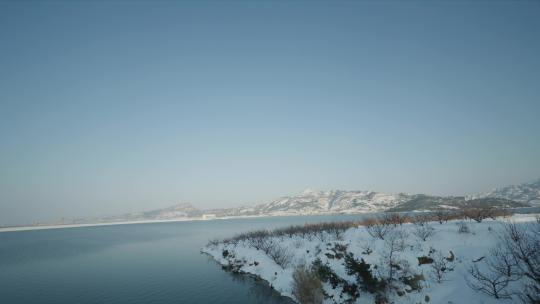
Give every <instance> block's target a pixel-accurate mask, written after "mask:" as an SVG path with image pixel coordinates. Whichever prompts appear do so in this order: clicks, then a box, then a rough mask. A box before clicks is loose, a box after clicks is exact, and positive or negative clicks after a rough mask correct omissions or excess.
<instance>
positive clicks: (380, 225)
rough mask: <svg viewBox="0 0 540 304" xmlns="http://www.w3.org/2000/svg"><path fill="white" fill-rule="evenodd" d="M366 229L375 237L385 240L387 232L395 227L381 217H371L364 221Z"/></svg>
mask: <svg viewBox="0 0 540 304" xmlns="http://www.w3.org/2000/svg"><path fill="white" fill-rule="evenodd" d="M363 224H364V226H365V228H366V231H367V233H368V234H369V235H371V236H372V237H373V238H379V239H381V240H384V237H385V236H386V234H387V233H388V232H389V231H390V230H392V229H393V227H391V226H390V224H389V223H387V222H385V221H384V220H381V219H371V220H366V221H364V222H363Z"/></svg>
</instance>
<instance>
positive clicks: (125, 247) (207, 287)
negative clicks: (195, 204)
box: [0, 215, 361, 304]
mask: <svg viewBox="0 0 540 304" xmlns="http://www.w3.org/2000/svg"><path fill="white" fill-rule="evenodd" d="M359 218H361V216H360V215H356V216H349V215H340V216H309V217H272V218H255V219H231V220H214V221H193V222H175V223H154V224H134V225H117V226H101V227H84V228H66V229H51V230H34V231H18V232H4V233H0V303H6V304H7V303H27V304H30V303H42V304H43V303H45V304H47V303H55V304H58V303H289V301H288V300H287V299H286V298H283V297H281V296H279V295H278V294H276V293H275V292H274V291H273V290H272V289H270V288H269V287H268V286H267V285H266V284H264V283H262V282H260V281H257V280H255V279H252V278H250V277H247V276H242V275H232V274H230V273H227V272H225V271H223V270H222V269H221V267H220V266H219V265H218V264H216V263H215V262H213V261H212V260H211V259H210V258H209V257H208V256H207V255H203V254H200V251H199V250H200V248H201V247H202V246H203V245H204V244H206V242H207V241H208V240H209V239H212V238H216V237H226V236H231V235H234V234H235V233H238V232H240V231H248V230H251V229H257V228H273V227H278V226H286V225H291V224H302V223H306V222H318V221H328V220H351V219H359Z"/></svg>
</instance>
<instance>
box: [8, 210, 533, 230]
mask: <svg viewBox="0 0 540 304" xmlns="http://www.w3.org/2000/svg"><path fill="white" fill-rule="evenodd" d="M513 211H514V212H515V213H517V214H520V213H521V214H528V213H540V207H523V208H515V209H513ZM409 212H410V213H417V212H431V211H430V210H416V211H406V212H404V213H409ZM370 213H373V214H376V213H379V212H376V211H373V212H336V213H318V212H314V213H306V214H297V213H276V214H264V215H235V216H223V217H208V218H203V217H200V218H198V217H192V218H176V219H168V220H135V221H118V222H102V223H86V224H51V225H34V226H10V227H0V233H2V232H15V231H30V230H45V229H63V228H79V227H96V226H113V225H132V224H152V223H170V222H192V221H213V220H228V219H244V218H261V217H276V216H278V217H279V216H325V215H328V216H331V215H355V214H357V215H362V214H370Z"/></svg>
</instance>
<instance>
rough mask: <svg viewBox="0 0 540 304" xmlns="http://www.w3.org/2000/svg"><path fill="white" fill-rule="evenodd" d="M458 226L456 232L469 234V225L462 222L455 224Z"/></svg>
mask: <svg viewBox="0 0 540 304" xmlns="http://www.w3.org/2000/svg"><path fill="white" fill-rule="evenodd" d="M457 225H458V232H459V233H470V232H471V230H470V229H469V225H467V223H465V222H464V221H461V222H457Z"/></svg>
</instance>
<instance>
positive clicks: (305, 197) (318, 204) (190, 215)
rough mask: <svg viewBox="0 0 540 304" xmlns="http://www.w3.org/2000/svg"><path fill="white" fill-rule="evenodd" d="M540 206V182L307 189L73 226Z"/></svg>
mask: <svg viewBox="0 0 540 304" xmlns="http://www.w3.org/2000/svg"><path fill="white" fill-rule="evenodd" d="M528 206H540V179H538V180H536V181H534V182H530V183H524V184H521V185H514V186H507V187H503V188H498V189H494V190H492V191H489V192H485V193H480V194H477V195H472V196H467V197H465V196H433V195H426V194H405V193H398V194H387V193H383V192H375V191H344V190H331V191H319V190H314V189H306V190H304V191H303V192H301V193H300V194H297V195H292V196H284V197H281V198H279V199H276V200H273V201H270V202H268V203H263V204H259V205H251V206H245V207H237V208H221V209H205V210H201V209H197V208H195V207H193V206H192V205H191V204H188V203H183V204H178V205H175V206H172V207H169V208H164V209H156V210H150V211H145V212H138V213H128V214H123V215H117V216H109V217H102V218H92V219H89V218H83V219H76V220H73V221H72V222H73V223H99V222H121V221H148V220H175V219H201V218H202V219H205V218H219V217H234V216H272V215H307V214H334V213H369V212H384V211H398V212H400V211H418V210H437V209H458V208H464V207H497V208H515V207H528Z"/></svg>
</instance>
